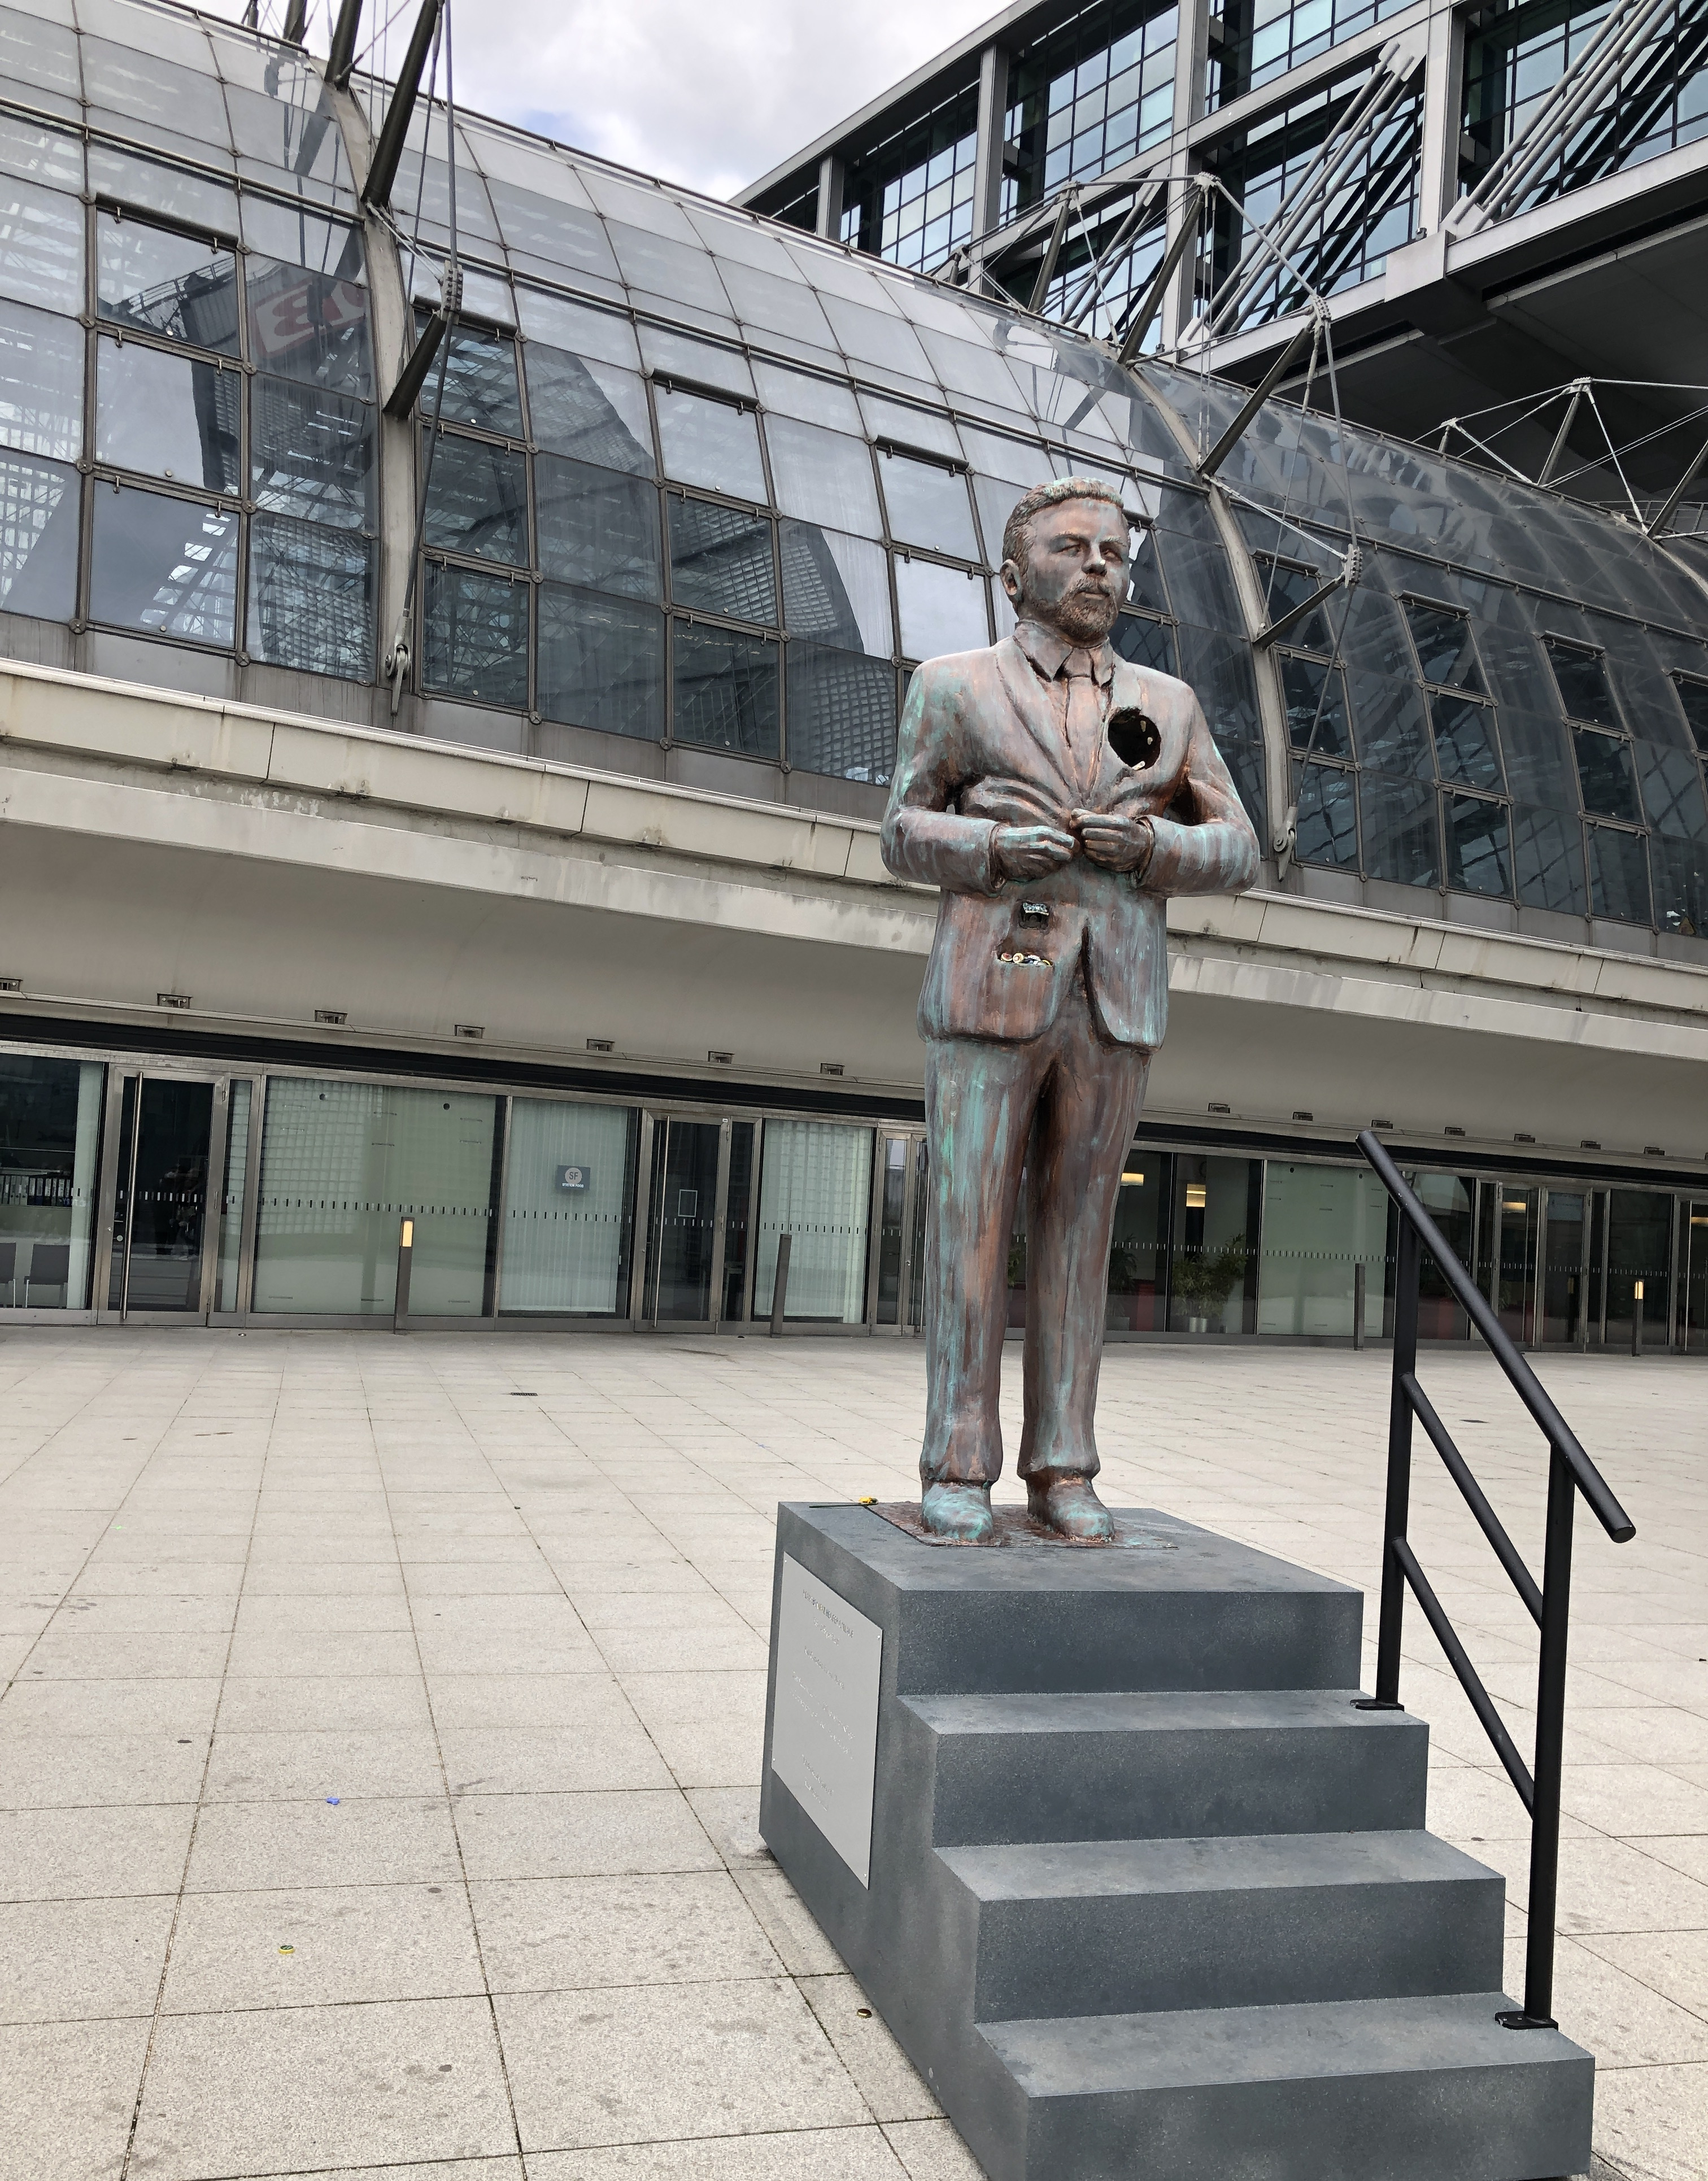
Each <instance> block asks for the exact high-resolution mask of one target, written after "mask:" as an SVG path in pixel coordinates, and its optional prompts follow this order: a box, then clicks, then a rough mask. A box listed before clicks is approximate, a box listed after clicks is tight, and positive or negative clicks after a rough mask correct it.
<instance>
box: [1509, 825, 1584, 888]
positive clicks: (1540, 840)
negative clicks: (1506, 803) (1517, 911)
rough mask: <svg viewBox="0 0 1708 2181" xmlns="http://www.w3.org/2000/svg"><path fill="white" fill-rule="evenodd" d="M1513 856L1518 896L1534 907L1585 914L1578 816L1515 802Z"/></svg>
mask: <svg viewBox="0 0 1708 2181" xmlns="http://www.w3.org/2000/svg"><path fill="white" fill-rule="evenodd" d="M1512 859H1513V864H1514V867H1515V869H1516V870H1517V878H1518V898H1519V900H1520V901H1521V902H1523V903H1525V904H1526V906H1527V907H1528V908H1552V909H1556V910H1558V911H1559V912H1560V913H1561V914H1563V915H1567V916H1582V915H1583V914H1584V913H1585V911H1584V836H1583V831H1582V829H1581V828H1580V826H1579V825H1578V820H1576V819H1575V818H1568V817H1567V816H1566V815H1565V814H1564V813H1563V812H1562V811H1558V810H1529V809H1526V808H1525V806H1524V805H1523V803H1514V805H1513V806H1512Z"/></svg>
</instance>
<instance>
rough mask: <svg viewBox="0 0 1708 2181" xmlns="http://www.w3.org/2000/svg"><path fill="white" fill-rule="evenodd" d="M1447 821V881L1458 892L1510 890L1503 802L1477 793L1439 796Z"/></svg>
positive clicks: (1507, 840)
mask: <svg viewBox="0 0 1708 2181" xmlns="http://www.w3.org/2000/svg"><path fill="white" fill-rule="evenodd" d="M1443 801H1444V804H1445V817H1446V821H1447V883H1448V885H1449V886H1456V887H1458V888H1459V890H1460V892H1462V893H1482V894H1506V893H1511V892H1512V844H1511V842H1510V839H1509V837H1508V834H1507V828H1506V804H1505V803H1485V802H1484V801H1483V799H1482V798H1481V797H1472V796H1468V795H1449V796H1446V797H1445V798H1443Z"/></svg>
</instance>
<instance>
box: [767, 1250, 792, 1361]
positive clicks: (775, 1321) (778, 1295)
mask: <svg viewBox="0 0 1708 2181" xmlns="http://www.w3.org/2000/svg"><path fill="white" fill-rule="evenodd" d="M793 1247H794V1236H793V1234H779V1235H778V1237H777V1278H775V1279H774V1280H773V1281H772V1282H771V1339H773V1340H775V1339H777V1335H778V1334H779V1333H781V1332H782V1312H783V1305H784V1304H785V1303H786V1302H787V1301H788V1260H789V1252H790V1251H791V1250H793Z"/></svg>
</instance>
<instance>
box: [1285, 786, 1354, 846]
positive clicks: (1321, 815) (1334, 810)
mask: <svg viewBox="0 0 1708 2181" xmlns="http://www.w3.org/2000/svg"><path fill="white" fill-rule="evenodd" d="M1352 781H1353V775H1352V774H1351V772H1350V771H1349V770H1347V768H1346V766H1344V765H1317V764H1311V765H1302V766H1300V767H1299V768H1298V783H1297V786H1296V789H1295V791H1294V792H1295V793H1296V795H1297V797H1298V801H1299V808H1298V815H1297V817H1296V819H1295V820H1294V825H1295V829H1296V839H1295V845H1294V849H1293V853H1294V854H1295V855H1296V857H1297V859H1298V860H1299V861H1300V862H1301V863H1302V864H1338V865H1342V866H1348V867H1350V866H1353V865H1356V864H1357V860H1358V813H1357V802H1356V800H1355V797H1354V792H1353V786H1352Z"/></svg>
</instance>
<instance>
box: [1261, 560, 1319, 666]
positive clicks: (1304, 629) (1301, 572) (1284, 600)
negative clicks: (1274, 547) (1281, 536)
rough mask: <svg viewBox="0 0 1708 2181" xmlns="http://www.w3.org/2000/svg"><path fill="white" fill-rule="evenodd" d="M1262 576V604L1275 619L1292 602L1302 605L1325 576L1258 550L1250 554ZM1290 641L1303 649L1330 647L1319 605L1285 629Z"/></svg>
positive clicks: (1290, 607)
mask: <svg viewBox="0 0 1708 2181" xmlns="http://www.w3.org/2000/svg"><path fill="white" fill-rule="evenodd" d="M1252 557H1253V558H1254V559H1255V560H1256V561H1257V564H1258V571H1259V572H1260V573H1261V575H1262V576H1263V604H1264V606H1265V608H1266V609H1267V610H1268V614H1269V620H1270V621H1271V622H1274V621H1279V620H1280V617H1281V616H1282V615H1283V614H1285V613H1287V612H1290V611H1291V609H1292V608H1293V607H1295V606H1298V605H1303V604H1304V602H1305V600H1306V599H1308V598H1313V597H1314V596H1315V595H1316V594H1317V593H1318V591H1319V590H1321V588H1323V581H1324V578H1323V577H1322V575H1321V574H1319V573H1318V571H1317V570H1316V569H1314V568H1298V567H1295V566H1293V565H1292V563H1291V561H1288V560H1276V559H1275V557H1274V555H1273V554H1269V553H1258V554H1255V555H1253V556H1252ZM1287 641H1288V643H1296V644H1297V645H1298V647H1299V649H1301V650H1302V651H1327V650H1329V649H1330V639H1329V624H1328V622H1327V621H1324V618H1323V609H1322V608H1321V607H1320V606H1318V608H1317V609H1316V610H1315V611H1314V612H1313V613H1308V614H1307V615H1306V616H1305V618H1304V619H1303V620H1302V621H1295V622H1294V624H1293V626H1292V627H1291V628H1290V629H1289V630H1288V631H1287Z"/></svg>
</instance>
